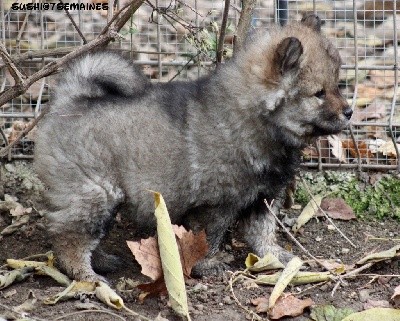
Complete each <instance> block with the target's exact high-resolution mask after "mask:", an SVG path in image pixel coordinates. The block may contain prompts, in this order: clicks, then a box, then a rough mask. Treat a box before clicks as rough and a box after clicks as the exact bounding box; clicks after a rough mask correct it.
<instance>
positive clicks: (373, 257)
mask: <svg viewBox="0 0 400 321" xmlns="http://www.w3.org/2000/svg"><path fill="white" fill-rule="evenodd" d="M399 250H400V245H396V246H393V247H392V248H390V249H389V250H386V251H382V252H378V253H372V254H369V255H367V256H366V257H364V258H362V259H361V260H359V261H357V263H356V264H358V265H361V264H365V263H367V262H379V261H383V260H387V259H392V258H393V257H394V256H395V255H396V254H397V252H398V251H399Z"/></svg>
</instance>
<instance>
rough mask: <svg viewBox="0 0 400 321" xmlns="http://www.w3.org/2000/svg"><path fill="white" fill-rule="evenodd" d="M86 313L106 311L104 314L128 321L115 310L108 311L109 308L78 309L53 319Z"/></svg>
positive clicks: (55, 320)
mask: <svg viewBox="0 0 400 321" xmlns="http://www.w3.org/2000/svg"><path fill="white" fill-rule="evenodd" d="M86 313H104V314H108V315H111V316H113V317H114V318H117V319H119V320H122V321H126V319H125V318H123V317H121V316H120V315H118V314H116V313H114V312H111V311H107V310H82V311H77V312H71V313H67V314H64V315H62V316H60V317H57V318H55V319H53V320H54V321H57V320H62V319H65V318H69V317H72V316H74V315H79V314H86Z"/></svg>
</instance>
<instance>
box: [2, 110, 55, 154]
mask: <svg viewBox="0 0 400 321" xmlns="http://www.w3.org/2000/svg"><path fill="white" fill-rule="evenodd" d="M48 111H49V107H48V106H47V107H45V108H43V110H42V112H41V113H40V114H39V116H37V117H36V118H35V119H34V120H33V121H32V122H31V123H29V124H28V126H27V127H26V128H25V129H24V130H23V131H22V132H21V133H19V134H18V136H17V137H16V138H15V140H14V141H12V142H11V143H10V144H8V145H7V146H6V147H4V148H2V149H0V158H1V157H4V156H7V155H8V152H9V151H10V150H11V148H13V146H15V145H16V144H18V143H19V142H20V140H21V139H22V138H23V137H25V136H26V135H27V134H28V133H29V132H30V131H31V130H32V129H33V128H34V127H35V126H36V124H37V123H38V122H39V120H41V119H42V118H43V117H44V116H45V115H46V114H47V112H48Z"/></svg>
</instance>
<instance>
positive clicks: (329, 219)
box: [300, 177, 357, 248]
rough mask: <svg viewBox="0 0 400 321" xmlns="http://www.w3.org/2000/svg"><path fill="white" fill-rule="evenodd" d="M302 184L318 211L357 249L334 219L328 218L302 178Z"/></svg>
mask: <svg viewBox="0 0 400 321" xmlns="http://www.w3.org/2000/svg"><path fill="white" fill-rule="evenodd" d="M300 179H301V182H302V183H303V185H304V187H305V188H306V190H307V193H308V194H309V195H310V197H311V199H312V200H313V201H314V203H315V205H317V207H318V209H319V210H320V211H321V212H322V214H324V216H325V217H326V219H327V220H328V221H329V223H331V224H332V226H333V227H334V228H335V229H336V231H338V232H339V234H340V235H341V236H342V237H343V238H344V239H345V240H346V241H347V242H349V243H350V245H351V246H352V247H354V248H357V246H356V245H355V244H354V243H353V242H352V241H351V240H350V239H349V238H348V237H347V236H346V235H345V234H344V233H343V232H342V231H341V230H340V229H339V228H338V227H337V226H336V225H335V223H334V222H333V221H332V219H331V218H330V217H329V216H328V214H327V213H326V212H325V211H324V210H323V209H322V208H321V206H320V205H318V203H317V202H316V201H315V198H314V195H313V194H312V193H311V190H310V187H309V186H308V184H307V182H306V181H305V179H304V178H303V177H300Z"/></svg>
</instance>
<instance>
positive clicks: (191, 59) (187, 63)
mask: <svg viewBox="0 0 400 321" xmlns="http://www.w3.org/2000/svg"><path fill="white" fill-rule="evenodd" d="M200 54H201V51H200V52H198V53H197V54H196V55H194V56H192V57H190V59H189V60H188V61H187V62H186V63H185V64H184V65H183V66H182V68H181V69H179V70H178V72H177V73H176V74H175V75H174V76H173V77H172V78H171V79H170V80H168V82H171V81H172V80H174V79H175V78H176V77H178V76H179V75H180V74H181V73H182V71H183V70H184V69H185V68H186V67H187V65H189V63H190V62H191V61H193V59H194V58H197V57H198V56H199V55H200Z"/></svg>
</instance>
